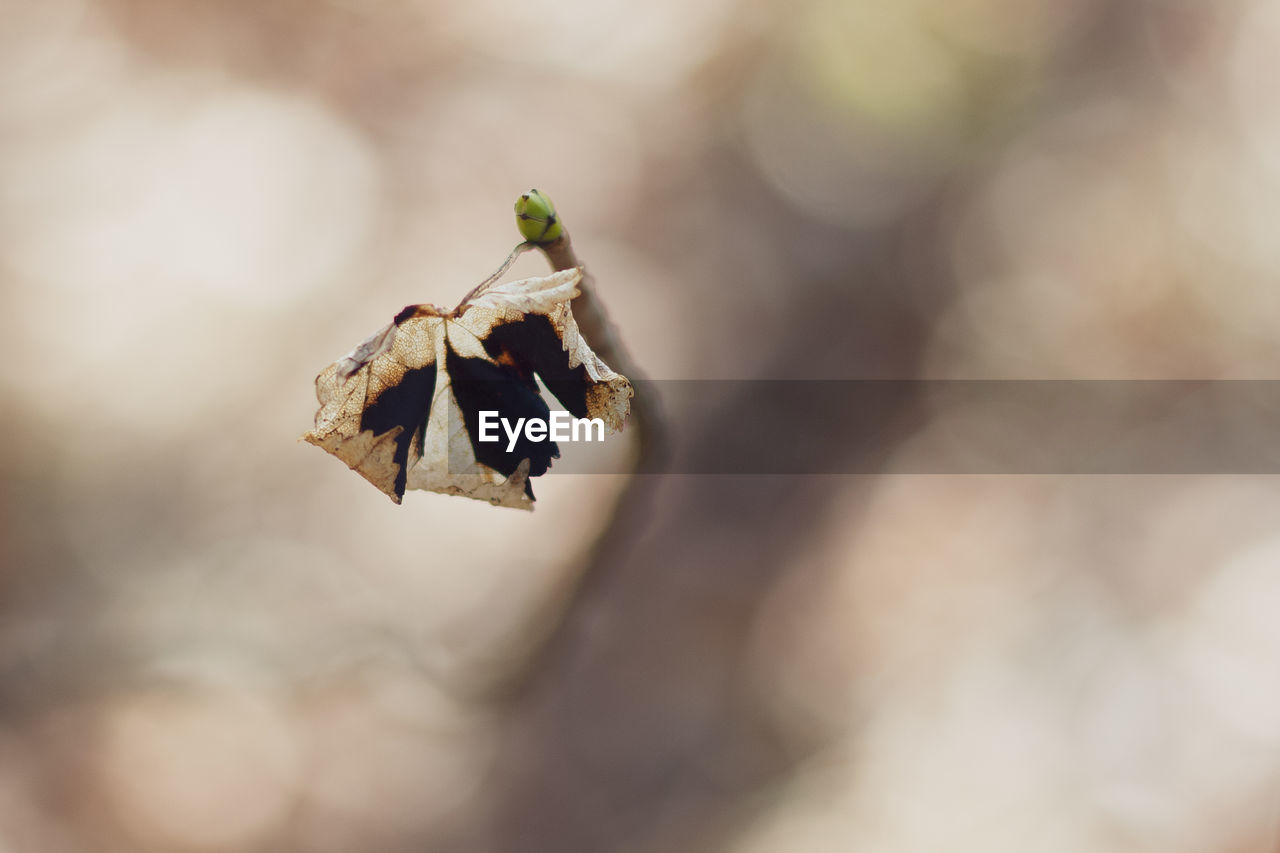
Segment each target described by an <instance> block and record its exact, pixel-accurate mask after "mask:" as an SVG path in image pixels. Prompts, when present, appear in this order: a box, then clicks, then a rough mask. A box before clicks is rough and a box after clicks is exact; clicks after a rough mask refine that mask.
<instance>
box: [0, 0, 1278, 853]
mask: <svg viewBox="0 0 1280 853" xmlns="http://www.w3.org/2000/svg"><path fill="white" fill-rule="evenodd" d="M1277 79H1280V4H1277V3H1275V2H1273V0H1225V2H1218V3H1206V2H1198V1H1197V0H1129V1H1128V2H1104V0H1068V2H1063V0H1021V2H1013V1H1012V0H908V2H899V3H877V2H871V0H807V2H798V3H782V2H779V1H778V0H773V2H770V0H704V2H700V3H683V2H677V0H650V2H647V3H643V4H636V3H623V2H618V0H562V2H558V3H554V4H547V3H532V2H526V3H520V4H516V3H504V2H499V0H477V2H470V3H443V2H435V0H382V1H381V2H379V0H370V2H356V0H328V2H324V0H266V2H249V0H42V2H24V0H3V2H2V3H0V355H2V356H3V360H4V364H5V365H6V369H5V370H4V371H3V372H2V373H0V387H2V389H3V397H4V400H5V404H4V406H3V408H0V430H2V431H3V437H4V446H3V451H0V466H2V467H0V496H2V501H0V536H2V541H0V560H2V563H0V569H2V574H0V851H4V853H9V852H10V851H13V853H28V851H38V853H60V851H108V852H109V853H112V852H113V851H166V853H167V852H168V851H178V852H179V853H181V851H205V852H206V853H207V851H294V850H296V851H318V852H319V851H323V852H324V853H339V852H340V851H411V850H412V851H435V850H441V851H458V853H471V851H494V853H497V851H504V852H505V851H568V853H577V852H578V851H583V853H588V851H663V853H665V851H713V850H722V851H732V853H783V851H785V853H837V852H838V851H841V852H842V851H854V850H859V851H877V853H885V852H886V851H902V853H915V851H921V853H924V851H929V853H934V851H942V850H948V851H951V850H954V851H982V853H995V851H1029V850H1035V851H1046V853H1059V852H1061V853H1070V851H1083V850H1088V851H1100V853H1112V851H1116V853H1121V851H1123V852H1124V853H1128V851H1161V853H1177V852H1178V851H1242V853H1243V851H1270V850H1275V849H1276V848H1277V845H1278V844H1280V841H1278V840H1277V837H1276V829H1277V825H1278V824H1277V821H1278V820H1280V814H1277V799H1278V798H1280V760H1278V759H1280V620H1277V618H1276V610H1277V607H1276V603H1277V602H1278V601H1280V529H1278V527H1277V519H1278V518H1280V491H1278V490H1277V484H1276V482H1275V480H1274V479H1273V478H1267V477H1261V476H1257V477H1252V476H1233V477H1227V476H1199V477H1191V476H1178V477H1174V476H1165V477H1154V476H1152V477H1138V476H1096V477H1049V476H1038V477H1032V476H1007V477H996V476H971V477H945V476H906V475H900V474H897V475H896V474H893V473H892V471H893V470H894V468H895V467H896V466H899V465H905V466H906V467H908V468H909V467H910V466H909V464H908V463H909V460H910V459H911V457H912V454H913V453H915V452H916V448H917V447H919V446H920V443H921V442H926V441H927V440H930V439H931V438H932V437H936V436H937V435H938V434H942V435H944V436H945V435H946V434H947V431H948V429H949V428H950V427H949V424H950V420H951V417H950V414H949V413H948V412H946V411H936V412H932V413H931V414H930V415H929V416H928V417H927V418H926V422H925V426H924V427H923V428H922V430H921V432H918V433H909V434H908V433H904V434H902V435H901V436H895V437H894V438H893V448H892V450H893V452H892V453H891V454H890V456H889V457H888V459H887V460H885V461H884V463H883V473H879V474H867V475H864V476H856V477H855V476H810V477H798V476H793V477H692V476H675V475H668V476H648V477H644V478H641V480H639V481H636V482H632V483H631V484H628V483H627V482H626V480H625V478H623V477H621V476H588V475H568V474H564V475H561V476H557V475H556V474H555V473H554V472H553V473H552V474H550V475H549V476H547V477H544V478H542V479H541V481H539V482H538V483H537V484H536V485H537V492H538V498H539V502H538V509H537V512H535V513H533V514H531V515H528V514H522V513H516V512H513V511H507V510H498V509H494V508H492V507H489V506H486V505H482V504H479V503H476V502H470V501H465V500H462V499H456V498H448V497H444V496H440V495H426V494H410V495H409V496H407V498H406V500H405V503H404V505H403V506H401V507H395V506H393V505H392V504H391V503H390V502H388V501H387V500H386V498H385V497H384V496H383V495H381V494H379V493H378V492H377V491H376V490H374V489H373V488H371V487H369V486H368V484H366V483H364V482H363V481H361V480H360V479H359V478H358V477H355V476H354V475H352V474H351V473H350V472H348V471H346V470H345V468H343V466H341V465H339V464H338V463H337V462H335V461H334V460H333V459H331V458H329V457H327V456H325V455H324V454H322V453H320V452H319V451H317V450H316V449H315V448H312V447H309V446H306V445H303V444H300V443H298V442H297V437H298V436H299V435H300V434H301V433H302V432H303V431H304V430H305V429H306V428H308V426H309V425H310V423H311V419H312V417H313V416H314V411H315V399H314V390H313V386H312V379H313V377H314V376H315V374H316V373H317V372H318V371H319V370H320V369H321V368H323V367H324V366H325V365H326V364H328V363H329V362H331V361H332V360H334V359H335V358H337V357H338V356H340V355H341V354H343V353H344V352H346V351H347V350H348V349H350V347H352V346H353V345H354V344H355V343H357V342H358V341H360V340H361V339H362V338H363V337H364V336H366V335H367V334H369V333H370V332H372V331H373V330H375V329H376V328H378V327H379V326H381V325H382V324H383V323H385V322H387V320H388V319H389V318H390V316H391V315H392V314H393V313H395V312H396V311H397V310H398V309H399V308H400V307H402V306H403V305H405V304H408V303H413V302H435V303H438V304H453V302H454V301H456V300H457V299H458V298H459V297H461V295H462V294H463V293H465V292H466V291H467V290H469V289H470V288H471V287H472V286H473V285H474V284H475V283H477V282H478V281H480V280H481V279H483V278H484V277H485V276H486V275H487V274H488V273H489V272H490V271H491V270H493V269H494V268H496V267H497V265H498V264H499V263H500V262H501V260H502V259H503V258H504V257H505V255H506V253H507V251H508V250H509V249H510V247H511V246H512V245H513V244H514V243H515V241H516V240H517V235H516V232H515V229H514V227H513V224H514V223H513V218H512V214H511V206H512V204H513V202H514V201H515V198H516V197H517V196H518V195H519V193H520V192H522V191H524V190H527V189H528V188H530V187H537V188H539V189H542V190H544V191H546V192H548V193H549V194H550V195H551V196H552V197H553V198H554V199H555V201H556V203H557V205H558V207H559V209H560V211H561V213H562V215H563V217H564V219H565V221H566V222H567V224H568V226H569V228H570V230H571V232H572V234H573V237H574V243H575V246H576V247H577V249H578V251H579V253H580V255H581V256H582V258H583V259H584V260H585V261H586V263H587V264H588V265H589V266H590V268H591V269H592V271H593V272H594V273H595V276H596V278H597V280H598V288H599V290H598V293H599V295H600V297H601V299H602V300H603V301H604V302H605V304H607V305H608V307H609V309H610V312H611V314H612V317H613V320H614V322H615V324H616V325H617V326H618V328H619V331H620V334H621V336H622V338H623V340H624V341H625V343H626V345H627V346H628V348H629V349H630V350H631V352H632V355H633V356H634V358H635V361H636V362H637V363H638V364H639V365H640V366H641V367H642V368H643V369H644V370H645V371H646V372H647V373H648V375H649V376H650V377H653V378H659V379H752V378H768V379H813V378H825V379H833V378H837V379H838V378H889V379H911V378H931V379H947V378H1054V379H1066V378H1088V379H1103V378H1105V379H1127V378H1151V379H1242V378H1252V379H1266V378H1272V377H1274V376H1275V374H1276V372H1277V356H1278V355H1280V351H1278V347H1277V342H1278V341H1280V291H1278V290H1277V287H1276V284H1277V273H1278V272H1280V236H1278V234H1277V232H1276V223H1277V220H1278V219H1280V98H1277V97H1276V91H1275V90H1276V85H1275V81H1276V80H1277ZM543 268H544V267H543V266H541V265H540V260H539V259H538V258H536V257H525V258H523V259H522V260H521V261H520V262H519V264H518V266H517V268H516V270H515V273H514V274H517V275H521V274H536V273H540V272H541V271H542V269H543ZM715 402H716V405H712V406H709V407H707V408H706V409H704V410H701V414H698V413H691V412H682V411H678V410H676V411H668V412H666V417H667V420H668V429H669V431H670V433H671V434H672V436H673V441H674V442H675V443H676V444H677V445H679V446H681V447H683V448H685V450H684V451H682V452H685V453H687V454H692V455H693V456H694V457H696V454H697V453H698V448H699V447H700V446H707V444H708V443H714V441H715V436H716V435H717V434H718V433H717V431H719V430H724V429H729V428H734V425H735V424H742V423H746V422H750V423H753V424H754V425H755V428H757V429H760V430H761V431H762V432H761V434H762V435H764V436H767V437H770V438H772V439H773V440H776V441H777V442H781V443H785V441H786V436H787V424H788V419H789V418H790V419H794V418H802V417H804V413H803V412H790V413H788V412H779V411H774V410H772V409H771V408H770V407H769V402H768V400H759V399H731V398H728V397H727V398H726V399H724V400H721V401H715ZM926 402H927V401H926ZM925 410H926V411H928V407H927V405H926V406H925ZM712 411H713V412H715V414H714V415H709V414H707V413H708V412H712ZM850 414H853V413H852V412H851V413H850ZM998 415H999V413H998V412H996V413H978V416H980V417H998ZM965 416H966V417H970V416H973V413H967V414H966V415H965ZM1256 426H1257V425H1247V424H1246V425H1241V428H1242V429H1249V428H1256ZM844 430H845V427H844V426H843V425H842V423H831V424H828V425H825V426H824V427H823V429H822V430H820V433H821V435H823V436H824V437H825V438H824V445H823V446H824V447H829V451H828V452H829V453H830V454H831V458H832V460H833V470H850V469H848V468H844V469H841V468H840V467H839V463H841V462H847V461H848V460H849V459H850V458H851V454H852V455H855V456H856V451H855V449H853V445H854V444H855V443H856V442H854V440H853V437H852V436H847V435H846V433H845V432H844ZM1002 440H1007V441H1021V442H1034V441H1035V440H1036V436H1029V435H1021V436H1020V435H1013V436H1006V437H1003V438H1002ZM620 441H624V442H625V441H626V438H625V436H624V437H623V438H621V439H620Z"/></svg>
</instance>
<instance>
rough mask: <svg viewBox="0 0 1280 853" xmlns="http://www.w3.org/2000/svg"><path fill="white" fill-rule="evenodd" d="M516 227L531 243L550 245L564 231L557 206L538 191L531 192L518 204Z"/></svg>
mask: <svg viewBox="0 0 1280 853" xmlns="http://www.w3.org/2000/svg"><path fill="white" fill-rule="evenodd" d="M516 227H517V228H519V229H520V233H521V234H522V235H524V238H525V239H526V240H528V241H529V242H530V243H550V242H551V241H553V240H555V239H556V238H558V237H559V236H560V234H561V233H562V232H563V231H564V229H563V228H561V227H560V218H559V217H558V216H556V206H555V205H554V204H552V203H551V199H549V198H547V197H546V196H545V195H543V194H542V193H540V192H538V191H537V190H529V191H528V192H527V193H525V194H524V195H522V196H520V199H519V200H518V201H517V202H516Z"/></svg>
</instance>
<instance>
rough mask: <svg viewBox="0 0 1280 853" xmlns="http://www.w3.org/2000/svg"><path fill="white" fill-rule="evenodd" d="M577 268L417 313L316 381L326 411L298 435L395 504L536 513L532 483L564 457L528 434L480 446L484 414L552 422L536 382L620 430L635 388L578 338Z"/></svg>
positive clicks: (573, 409)
mask: <svg viewBox="0 0 1280 853" xmlns="http://www.w3.org/2000/svg"><path fill="white" fill-rule="evenodd" d="M581 278H582V272H581V270H577V269H573V270H565V271H563V272H558V273H554V274H553V275H549V276H546V277H543V278H529V279H523V280H521V281H513V282H508V283H505V284H500V285H495V286H493V287H490V288H488V289H487V290H484V291H483V292H481V293H480V294H479V295H477V296H475V297H474V298H472V299H470V300H469V301H467V302H464V303H463V304H462V305H460V306H458V307H457V308H455V309H454V310H453V311H445V310H443V309H441V308H438V307H436V306H434V305H410V306H408V307H407V308H405V309H404V310H403V311H401V312H400V313H399V314H397V315H396V317H395V319H394V320H393V321H392V322H391V323H390V324H389V325H387V326H386V327H384V328H382V329H380V330H379V331H378V332H376V333H374V334H373V335H371V336H370V337H369V338H368V339H366V340H365V341H364V342H363V343H361V344H360V345H359V346H357V347H356V348H355V349H354V350H352V351H351V353H350V354H348V355H346V356H344V357H343V358H341V359H339V360H338V361H336V362H334V363H333V364H331V365H329V367H327V368H325V369H324V371H323V372H321V374H320V375H319V376H317V377H316V396H317V398H318V399H319V401H320V410H319V412H317V413H316V425H315V429H313V430H311V431H310V432H308V433H307V434H306V435H304V436H303V438H304V439H305V440H306V441H309V442H310V443H312V444H315V445H317V446H318V447H321V448H323V449H325V450H327V451H328V452H329V453H332V454H333V455H334V456H337V457H338V458H339V459H341V460H342V461H343V462H345V463H347V465H348V466H350V467H351V468H352V469H353V470H355V471H356V472H358V473H359V474H360V475H361V476H363V477H364V478H365V479H367V480H368V481H369V482H371V483H373V484H374V485H375V486H377V487H378V488H379V489H381V490H382V491H383V492H385V493H386V494H387V495H388V496H389V497H390V498H391V499H392V500H393V501H395V502H396V503H400V500H401V498H402V497H403V496H404V492H405V489H424V490H427V491H433V492H441V493H443V494H448V495H462V496H464V497H470V498H476V499H478V500H484V501H488V502H490V503H492V504H494V505H497V506H510V507H520V508H524V509H533V500H534V497H533V488H532V486H531V485H530V483H529V478H530V477H537V476H539V475H541V474H544V473H545V472H546V471H547V469H548V468H549V467H550V465H551V460H552V459H553V458H558V457H559V455H560V452H559V448H558V447H557V445H556V444H555V442H553V441H549V440H546V441H540V442H539V441H533V440H530V439H529V438H528V437H527V436H525V435H522V436H521V437H520V438H519V439H518V440H517V441H516V443H515V446H514V447H513V448H512V450H511V451H510V452H508V451H507V446H508V438H507V436H506V435H505V434H501V430H499V433H500V435H501V440H500V441H498V442H496V443H491V442H480V441H479V440H478V438H479V436H478V430H479V418H480V412H481V411H496V412H498V417H500V418H506V419H507V420H508V421H509V422H511V423H515V422H516V419H517V418H525V419H528V418H539V419H542V420H544V421H545V420H547V419H548V417H549V408H548V406H547V403H546V401H545V400H543V399H542V396H541V395H540V394H539V392H538V385H537V382H536V381H535V379H534V376H535V374H536V375H537V377H538V378H540V379H541V380H542V382H543V384H544V385H546V387H547V389H548V390H549V391H551V393H552V394H554V395H555V396H556V398H557V399H558V400H559V401H560V403H561V404H562V405H563V406H564V407H565V409H566V410H567V411H568V412H569V413H570V414H571V415H573V416H574V417H575V418H600V419H601V420H603V421H604V423H605V426H606V428H607V430H608V431H609V432H614V431H617V430H620V429H622V425H623V423H624V422H625V420H626V418H627V415H628V413H629V412H630V408H631V393H632V389H631V383H630V382H628V381H627V379H626V377H624V376H620V375H619V374H617V373H614V372H613V371H612V370H610V369H609V366H608V365H606V364H605V363H604V362H603V361H601V360H600V358H599V357H598V356H597V355H596V354H595V353H594V352H592V350H591V348H590V347H589V346H588V345H587V342H586V341H585V340H583V338H582V336H581V335H580V334H579V333H578V326H577V323H575V322H574V319H573V313H572V311H571V310H570V308H569V303H570V301H571V300H572V299H573V298H574V297H575V296H577V295H578V288H577V285H578V282H579V281H580V280H581Z"/></svg>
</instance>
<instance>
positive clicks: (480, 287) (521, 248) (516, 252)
mask: <svg viewBox="0 0 1280 853" xmlns="http://www.w3.org/2000/svg"><path fill="white" fill-rule="evenodd" d="M534 245H535V244H533V243H530V242H529V241H528V240H526V241H524V242H523V243H520V244H518V245H517V246H516V247H515V248H514V249H512V250H511V254H509V255H507V259H506V260H505V261H503V262H502V266H500V267H498V271H497V272H495V273H494V274H493V275H491V276H489V277H488V278H486V279H485V280H484V281H482V282H480V283H479V284H477V285H476V286H475V287H473V288H471V290H470V291H468V292H467V295H466V296H464V297H462V301H461V302H459V303H458V307H457V308H454V309H453V310H454V311H455V312H456V311H458V310H460V309H461V308H462V306H463V305H466V304H467V303H468V302H470V301H471V300H472V299H475V298H476V297H477V296H479V295H480V294H481V293H483V292H484V290H485V289H486V288H487V287H489V286H490V285H492V284H493V283H494V282H496V281H497V280H498V279H500V278H502V275H503V273H505V272H506V271H507V270H509V269H511V265H512V264H514V263H515V262H516V258H518V257H520V256H521V255H523V254H524V253H525V252H527V251H529V250H530V249H532V248H534Z"/></svg>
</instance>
